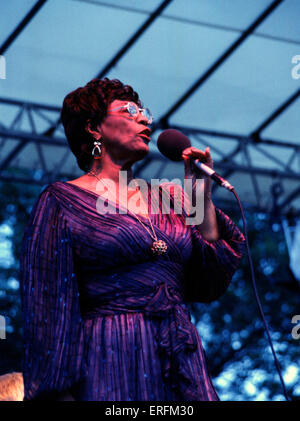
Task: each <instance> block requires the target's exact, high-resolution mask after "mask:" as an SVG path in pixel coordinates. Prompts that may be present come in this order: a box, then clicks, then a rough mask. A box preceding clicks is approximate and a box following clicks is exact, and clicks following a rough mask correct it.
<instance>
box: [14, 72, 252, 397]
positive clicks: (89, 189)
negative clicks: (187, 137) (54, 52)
mask: <svg viewBox="0 0 300 421" xmlns="http://www.w3.org/2000/svg"><path fill="white" fill-rule="evenodd" d="M61 117H62V122H63V125H64V128H65V133H66V136H67V139H68V142H69V145H70V148H71V151H72V152H73V153H74V155H75V156H76V158H77V162H78V165H79V167H80V169H81V170H83V171H84V172H85V174H84V175H83V176H81V177H79V178H77V179H75V180H70V181H67V182H61V181H57V182H54V183H52V184H49V185H48V186H47V187H46V188H45V189H44V190H43V191H42V193H41V194H40V195H39V198H38V200H37V201H36V203H35V206H34V208H33V210H32V212H31V215H30V218H29V222H28V225H27V227H26V231H25V233H24V237H23V243H22V253H21V262H20V277H21V294H22V309H23V315H24V323H23V330H24V341H25V346H24V357H23V376H24V386H25V398H24V399H25V400H33V399H60V397H61V396H64V395H65V394H66V393H68V394H69V396H70V395H71V396H72V398H73V399H74V400H79V401H130V400H131V401H214V400H219V398H218V396H217V393H216V391H215V389H214V387H213V384H212V381H211V379H210V376H209V373H208V369H207V363H206V359H205V353H204V350H203V348H202V344H201V340H200V337H199V333H198V331H197V329H196V327H195V326H194V325H193V324H192V323H191V317H190V313H189V310H188V308H187V305H186V302H189V301H194V302H210V301H213V300H216V299H218V297H220V296H221V295H222V294H223V293H224V292H225V291H226V289H227V287H228V285H229V283H230V280H231V278H232V276H233V274H234V272H235V270H236V268H237V266H238V264H239V261H240V259H241V257H242V254H243V246H244V237H243V235H242V233H241V232H240V231H239V230H238V228H237V227H236V226H235V225H234V223H233V222H232V221H231V220H230V218H229V217H228V216H227V215H225V214H224V213H223V212H222V211H221V210H220V209H218V208H216V207H215V206H214V204H213V202H212V200H211V184H210V183H211V182H210V179H206V178H205V181H204V185H205V189H204V220H203V223H201V224H199V225H187V224H186V223H185V218H184V217H183V214H178V213H175V212H174V209H173V208H172V206H171V209H170V212H169V213H162V212H161V211H159V212H157V213H151V211H150V204H151V200H152V199H151V200H148V199H149V198H150V189H149V184H148V183H147V186H148V188H147V194H146V197H145V194H142V192H141V190H139V189H138V188H135V187H134V185H132V183H131V181H134V179H133V174H132V170H131V167H132V165H133V164H134V163H135V162H137V161H139V160H141V159H143V158H144V157H145V156H146V155H147V154H148V152H149V147H148V143H149V140H150V138H149V136H150V129H149V127H148V126H149V125H150V124H151V122H152V116H151V113H150V111H149V110H148V109H144V108H142V104H141V102H140V100H139V96H138V94H137V93H136V92H135V91H134V90H133V89H132V88H131V87H130V86H128V85H124V84H122V83H121V82H120V81H119V80H117V79H114V80H109V79H107V78H105V79H103V80H100V79H94V80H92V81H91V82H89V83H88V84H87V85H86V86H84V87H82V88H78V89H76V90H75V91H73V92H71V93H70V94H68V95H67V96H66V98H65V100H64V103H63V107H62V112H61ZM191 156H193V157H198V158H199V159H200V160H202V161H203V162H206V163H207V164H208V165H210V166H212V165H213V162H212V158H211V156H210V152H209V149H208V148H207V149H206V150H205V152H203V151H201V150H199V149H195V148H188V149H186V150H185V151H184V153H183V157H184V158H185V171H186V177H194V178H200V175H199V173H196V172H195V171H196V170H195V169H194V167H193V165H192V160H191V158H190V157H191ZM124 172H125V173H126V175H127V180H126V183H125V184H124V183H123V181H124V177H123V178H122V177H120V175H121V174H124ZM201 177H202V175H201ZM120 180H121V181H122V182H121V181H120ZM108 181H109V182H111V183H112V184H110V186H112V185H113V186H115V189H111V188H109V189H107V188H106V186H107V185H108V184H107V183H108ZM129 183H130V185H129ZM163 188H164V187H163V186H162V189H163ZM180 189H181V188H180ZM173 192H174V190H173ZM181 192H182V190H181ZM160 193H161V192H160ZM147 195H148V197H147ZM151 195H152V193H151ZM133 196H136V197H138V199H139V203H140V205H141V206H140V209H141V210H140V211H139V212H138V211H137V210H136V208H135V209H134V208H133V207H132V206H131V207H130V206H129V205H128V203H129V202H130V200H129V199H130V198H132V197H133ZM153 196H154V197H153V201H154V202H155V201H156V203H158V204H159V203H160V202H159V201H160V194H158V195H157V196H155V194H153ZM174 201H175V194H173V204H174ZM105 203H106V204H108V205H110V207H111V208H113V209H115V210H117V212H106V213H104V212H102V213H101V212H99V205H104V204H105ZM100 207H101V206H100ZM108 208H109V206H108ZM121 211H122V212H121Z"/></svg>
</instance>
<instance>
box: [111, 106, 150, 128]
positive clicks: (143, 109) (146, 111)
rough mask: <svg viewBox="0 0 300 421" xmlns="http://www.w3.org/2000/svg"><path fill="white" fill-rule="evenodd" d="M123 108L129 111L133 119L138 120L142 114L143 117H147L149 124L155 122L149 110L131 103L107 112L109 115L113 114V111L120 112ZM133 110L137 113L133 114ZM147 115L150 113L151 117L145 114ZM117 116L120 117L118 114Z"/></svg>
mask: <svg viewBox="0 0 300 421" xmlns="http://www.w3.org/2000/svg"><path fill="white" fill-rule="evenodd" d="M122 108H125V109H126V110H127V111H128V113H129V115H130V116H131V117H134V118H135V119H136V118H137V116H138V115H139V113H142V114H143V116H144V117H146V119H147V121H148V124H152V122H153V116H152V114H151V111H150V110H149V108H139V107H138V105H137V104H136V103H135V102H130V101H129V102H127V104H124V105H120V106H119V107H116V108H113V109H112V110H108V111H107V114H113V111H116V110H120V109H122ZM130 108H131V109H130ZM132 108H134V110H135V113H133V112H132V111H131V110H132ZM145 113H148V115H149V116H150V117H148V115H147V114H145ZM117 115H119V114H117Z"/></svg>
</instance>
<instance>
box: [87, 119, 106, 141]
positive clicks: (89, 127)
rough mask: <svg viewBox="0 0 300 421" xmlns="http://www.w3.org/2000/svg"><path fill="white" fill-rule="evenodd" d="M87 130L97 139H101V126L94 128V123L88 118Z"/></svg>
mask: <svg viewBox="0 0 300 421" xmlns="http://www.w3.org/2000/svg"><path fill="white" fill-rule="evenodd" d="M85 129H86V131H87V132H88V133H90V134H91V135H92V136H93V138H94V139H95V140H99V139H101V137H102V136H101V131H100V127H99V126H98V127H97V129H96V130H95V129H93V127H92V123H91V120H88V121H87V125H86V128H85Z"/></svg>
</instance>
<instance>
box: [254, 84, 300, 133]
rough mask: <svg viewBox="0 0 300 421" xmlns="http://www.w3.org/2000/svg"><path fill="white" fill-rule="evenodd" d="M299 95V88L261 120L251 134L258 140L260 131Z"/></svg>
mask: <svg viewBox="0 0 300 421" xmlns="http://www.w3.org/2000/svg"><path fill="white" fill-rule="evenodd" d="M299 97H300V89H298V90H297V91H296V92H295V93H294V94H293V95H291V96H290V97H289V98H288V99H287V100H286V101H285V102H284V103H283V104H282V105H280V106H279V107H278V108H276V110H275V111H273V113H272V114H271V115H270V116H269V117H268V118H267V119H266V120H265V121H263V122H262V123H261V124H260V125H259V126H258V127H257V128H256V129H255V130H254V131H253V132H252V133H251V136H252V137H253V138H254V139H256V140H259V141H260V138H259V139H257V138H258V137H259V135H260V133H261V132H262V131H263V130H265V128H266V127H268V126H269V125H270V124H271V123H273V121H274V120H275V119H276V118H277V117H279V116H280V114H282V113H283V112H284V111H285V110H286V109H287V108H288V107H289V106H290V105H291V104H293V102H295V101H296V99H297V98H299Z"/></svg>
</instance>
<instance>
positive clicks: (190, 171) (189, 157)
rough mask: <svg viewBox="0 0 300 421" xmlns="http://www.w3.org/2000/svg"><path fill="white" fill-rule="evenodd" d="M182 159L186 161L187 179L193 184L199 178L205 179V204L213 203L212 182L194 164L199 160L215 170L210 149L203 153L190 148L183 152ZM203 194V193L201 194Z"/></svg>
mask: <svg viewBox="0 0 300 421" xmlns="http://www.w3.org/2000/svg"><path fill="white" fill-rule="evenodd" d="M182 158H183V159H184V170H185V178H192V179H193V184H194V181H195V180H196V179H198V178H200V179H204V203H205V202H207V201H211V188H212V180H211V178H210V177H208V176H207V175H206V174H204V173H203V172H202V171H201V170H199V168H197V166H196V165H195V163H194V162H193V161H194V160H195V159H199V160H200V161H201V162H203V163H204V164H205V165H207V166H208V167H210V168H213V160H212V157H211V155H210V149H209V147H207V148H205V151H204V152H203V151H201V149H197V148H194V147H193V146H190V147H189V148H186V149H184V151H183V152H182ZM202 193H203V191H202V192H201V194H202Z"/></svg>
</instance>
